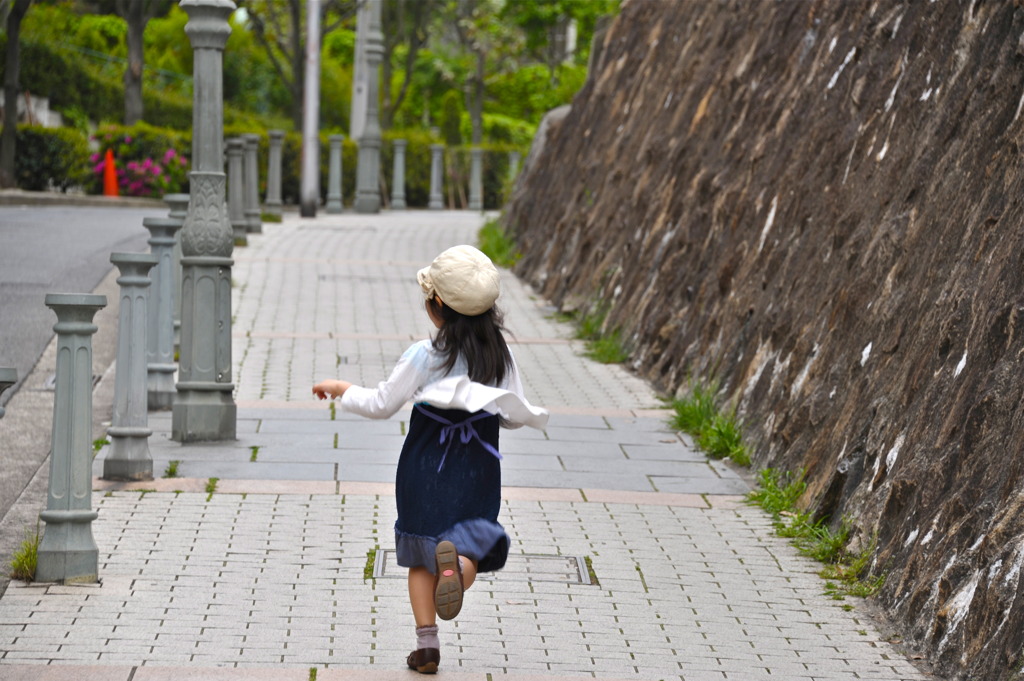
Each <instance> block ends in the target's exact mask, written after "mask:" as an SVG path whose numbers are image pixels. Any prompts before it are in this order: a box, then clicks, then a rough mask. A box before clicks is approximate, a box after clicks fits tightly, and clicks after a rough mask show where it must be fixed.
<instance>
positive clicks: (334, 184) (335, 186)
mask: <svg viewBox="0 0 1024 681" xmlns="http://www.w3.org/2000/svg"><path fill="white" fill-rule="evenodd" d="M344 139H345V136H344V135H331V136H330V137H328V138H327V141H328V143H329V144H330V153H331V155H330V159H329V161H328V168H327V208H326V210H327V212H328V213H340V212H341V211H342V210H343V205H342V193H341V143H342V141H344Z"/></svg>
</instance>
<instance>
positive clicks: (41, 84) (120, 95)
mask: <svg viewBox="0 0 1024 681" xmlns="http://www.w3.org/2000/svg"><path fill="white" fill-rule="evenodd" d="M6 44H7V37H6V36H5V35H2V34H0V71H2V70H3V63H4V55H5V49H4V48H5V46H6ZM20 55H21V56H20V59H19V63H20V70H19V74H18V76H19V78H18V79H19V81H20V82H21V85H22V87H23V89H28V90H29V91H31V92H32V94H34V95H37V96H40V97H48V98H49V99H50V108H51V109H53V110H54V111H61V112H74V113H75V114H77V113H79V112H81V113H83V114H84V115H85V116H86V117H87V118H88V119H90V120H93V121H99V122H109V123H123V122H124V82H123V81H122V80H121V78H120V77H116V78H112V77H109V76H104V75H103V74H101V73H100V71H99V70H98V69H96V68H94V67H92V66H91V65H90V64H89V63H88V62H86V61H83V60H82V59H81V58H80V55H79V58H76V55H75V53H74V52H70V51H68V50H62V49H59V48H58V47H55V46H52V45H47V44H44V43H34V42H28V41H22V43H21V52H20ZM142 101H143V106H144V115H145V119H146V122H147V123H149V124H150V125H153V126H156V127H163V128H176V129H178V130H190V129H191V128H192V99H191V97H188V96H186V95H182V94H180V93H175V92H171V91H162V90H157V89H154V88H153V87H148V86H144V87H143V89H142ZM72 117H74V116H72ZM224 122H225V123H226V124H229V125H242V126H248V127H251V128H259V127H262V126H263V125H264V124H263V123H261V122H260V119H259V117H258V116H253V115H251V114H247V113H244V112H241V111H238V110H236V109H234V108H232V107H230V106H225V108H224Z"/></svg>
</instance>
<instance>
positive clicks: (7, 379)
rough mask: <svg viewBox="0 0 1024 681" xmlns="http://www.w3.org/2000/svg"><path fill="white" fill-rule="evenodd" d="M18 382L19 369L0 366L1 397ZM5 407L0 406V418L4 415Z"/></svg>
mask: <svg viewBox="0 0 1024 681" xmlns="http://www.w3.org/2000/svg"><path fill="white" fill-rule="evenodd" d="M17 382H18V370H17V369H11V368H9V367H3V368H0V397H3V394H4V392H6V390H7V389H8V388H10V387H11V386H12V385H14V384H15V383H17ZM4 413H5V411H4V408H3V407H2V406H0V419H2V418H3V417H4Z"/></svg>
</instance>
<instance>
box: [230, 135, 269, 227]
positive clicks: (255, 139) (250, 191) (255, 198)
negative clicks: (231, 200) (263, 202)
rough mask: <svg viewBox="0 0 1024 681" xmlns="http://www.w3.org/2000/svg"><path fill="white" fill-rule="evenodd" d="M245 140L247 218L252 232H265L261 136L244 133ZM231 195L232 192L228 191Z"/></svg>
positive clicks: (244, 173) (243, 173) (243, 138)
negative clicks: (262, 210) (261, 179)
mask: <svg viewBox="0 0 1024 681" xmlns="http://www.w3.org/2000/svg"><path fill="white" fill-rule="evenodd" d="M242 140H243V141H244V142H245V163H244V164H243V165H244V166H245V170H243V172H242V175H243V176H244V177H245V220H246V222H247V223H248V232H249V233H250V234H262V233H263V218H262V217H261V216H260V166H259V150H260V136H259V135H255V134H251V133H250V134H248V135H242ZM228 194H229V195H230V192H228Z"/></svg>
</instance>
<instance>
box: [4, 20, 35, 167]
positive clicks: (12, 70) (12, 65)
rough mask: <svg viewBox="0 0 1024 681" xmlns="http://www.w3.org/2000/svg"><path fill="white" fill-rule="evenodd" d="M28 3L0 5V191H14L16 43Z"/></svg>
mask: <svg viewBox="0 0 1024 681" xmlns="http://www.w3.org/2000/svg"><path fill="white" fill-rule="evenodd" d="M31 4H32V0H2V1H0V16H4V17H5V21H4V23H5V24H6V27H7V54H6V57H5V58H6V61H5V62H4V63H5V65H6V66H5V70H4V129H3V133H2V135H0V187H14V186H16V185H17V178H16V177H15V174H14V158H15V156H14V152H15V144H16V140H17V136H18V95H19V94H20V92H19V90H20V89H21V88H20V87H19V84H18V71H19V64H18V56H19V55H18V52H19V50H18V42H19V38H20V34H21V20H22V19H23V18H25V13H26V12H28V6H29V5H31Z"/></svg>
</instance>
